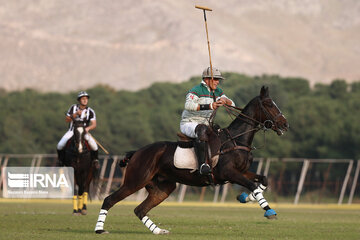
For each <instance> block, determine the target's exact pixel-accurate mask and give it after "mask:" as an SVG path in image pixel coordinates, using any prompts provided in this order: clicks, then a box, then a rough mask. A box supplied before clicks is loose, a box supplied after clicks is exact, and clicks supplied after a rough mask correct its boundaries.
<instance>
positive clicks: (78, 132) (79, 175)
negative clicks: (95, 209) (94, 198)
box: [64, 121, 98, 215]
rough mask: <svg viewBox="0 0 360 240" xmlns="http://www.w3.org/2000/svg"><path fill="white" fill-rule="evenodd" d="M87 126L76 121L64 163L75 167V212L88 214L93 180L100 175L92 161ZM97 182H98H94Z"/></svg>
mask: <svg viewBox="0 0 360 240" xmlns="http://www.w3.org/2000/svg"><path fill="white" fill-rule="evenodd" d="M85 134H86V132H85V127H84V123H83V122H81V121H75V122H74V136H73V137H72V138H71V139H70V141H69V144H68V145H67V147H66V153H65V162H64V164H65V165H66V166H69V167H73V168H74V178H75V186H77V187H78V189H77V191H76V190H75V191H74V196H73V214H74V215H80V214H82V215H86V214H87V200H88V193H89V189H90V183H91V181H92V180H93V179H94V178H95V179H96V177H97V176H98V174H97V172H98V168H96V166H95V164H94V162H93V161H92V158H91V154H90V148H89V146H88V144H87V142H86V141H85V137H84V136H85ZM94 184H96V183H94Z"/></svg>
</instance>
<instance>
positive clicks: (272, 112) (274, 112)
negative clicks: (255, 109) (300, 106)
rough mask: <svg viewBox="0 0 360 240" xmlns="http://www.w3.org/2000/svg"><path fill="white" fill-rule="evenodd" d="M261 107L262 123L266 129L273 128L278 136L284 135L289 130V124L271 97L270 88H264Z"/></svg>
mask: <svg viewBox="0 0 360 240" xmlns="http://www.w3.org/2000/svg"><path fill="white" fill-rule="evenodd" d="M259 105H260V111H261V112H260V122H262V123H263V124H264V127H265V128H271V129H272V130H274V131H275V132H276V133H277V134H278V135H282V134H283V132H284V131H287V130H288V129H289V123H288V122H287V120H286V118H285V116H284V115H283V114H282V113H281V111H280V109H279V108H278V106H277V105H276V103H275V102H274V101H273V100H272V99H271V97H270V95H269V88H268V87H264V86H263V87H262V88H261V90H260V96H259Z"/></svg>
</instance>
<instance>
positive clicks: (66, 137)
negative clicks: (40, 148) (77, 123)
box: [57, 130, 98, 151]
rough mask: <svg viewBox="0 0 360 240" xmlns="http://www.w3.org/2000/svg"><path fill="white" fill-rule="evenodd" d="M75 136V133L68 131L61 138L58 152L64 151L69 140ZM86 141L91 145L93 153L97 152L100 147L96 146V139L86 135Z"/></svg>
mask: <svg viewBox="0 0 360 240" xmlns="http://www.w3.org/2000/svg"><path fill="white" fill-rule="evenodd" d="M73 135H74V132H73V131H70V130H69V131H67V132H66V133H65V135H64V136H63V137H62V138H61V140H60V142H59V143H58V145H57V149H58V150H62V149H64V147H65V145H66V143H67V141H69V139H70V138H71V137H72V136H73ZM84 138H85V140H86V141H87V142H88V143H89V146H90V148H91V150H93V151H97V150H98V145H97V144H96V142H95V140H94V138H92V137H91V136H90V135H89V134H87V133H86V134H85V136H84Z"/></svg>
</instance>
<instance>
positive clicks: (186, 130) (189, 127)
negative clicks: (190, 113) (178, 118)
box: [180, 122, 199, 138]
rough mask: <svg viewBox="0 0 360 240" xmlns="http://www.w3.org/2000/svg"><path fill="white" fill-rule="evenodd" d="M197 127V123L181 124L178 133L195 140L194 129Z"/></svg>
mask: <svg viewBox="0 0 360 240" xmlns="http://www.w3.org/2000/svg"><path fill="white" fill-rule="evenodd" d="M197 125H199V123H197V122H188V123H181V124H180V131H181V132H182V133H183V134H185V135H186V136H188V137H191V138H196V137H197V135H196V133H195V128H196V126H197Z"/></svg>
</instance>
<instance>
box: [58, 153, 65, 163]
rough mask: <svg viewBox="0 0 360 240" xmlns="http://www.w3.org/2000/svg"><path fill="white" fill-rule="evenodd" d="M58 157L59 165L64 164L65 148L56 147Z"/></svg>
mask: <svg viewBox="0 0 360 240" xmlns="http://www.w3.org/2000/svg"><path fill="white" fill-rule="evenodd" d="M57 154H58V159H59V166H64V165H65V150H64V149H62V150H59V149H57Z"/></svg>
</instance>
